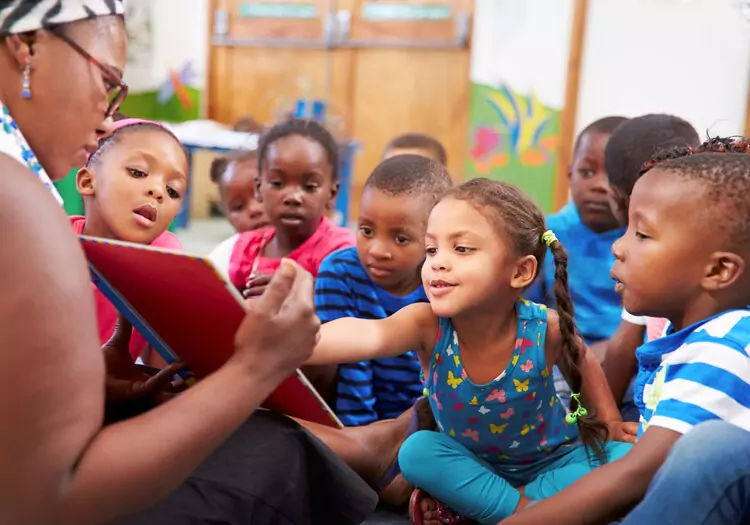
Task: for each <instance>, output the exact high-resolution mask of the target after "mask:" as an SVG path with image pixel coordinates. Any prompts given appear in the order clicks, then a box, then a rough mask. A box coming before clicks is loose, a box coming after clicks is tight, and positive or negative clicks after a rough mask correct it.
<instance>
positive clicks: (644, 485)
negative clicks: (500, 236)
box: [503, 139, 750, 525]
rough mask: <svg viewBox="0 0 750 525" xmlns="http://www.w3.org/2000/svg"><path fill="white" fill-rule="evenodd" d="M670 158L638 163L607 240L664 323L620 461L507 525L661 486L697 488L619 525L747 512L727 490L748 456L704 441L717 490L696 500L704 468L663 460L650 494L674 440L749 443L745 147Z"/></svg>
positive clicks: (640, 302) (588, 517)
mask: <svg viewBox="0 0 750 525" xmlns="http://www.w3.org/2000/svg"><path fill="white" fill-rule="evenodd" d="M706 150H708V151H709V152H705V151H706ZM672 156H675V157H677V158H667V159H666V160H664V161H660V159H657V160H655V161H654V162H653V163H651V165H647V166H646V168H645V169H644V171H645V173H644V174H643V176H642V177H641V179H640V180H639V181H638V182H637V183H636V185H635V187H634V189H633V193H632V196H631V201H630V209H629V225H628V230H627V232H626V233H625V235H624V236H623V237H622V238H621V239H620V240H618V241H617V242H616V243H615V245H614V247H613V251H614V253H615V256H616V258H617V261H616V262H615V265H614V267H613V269H612V276H613V278H614V279H615V281H616V283H617V284H616V288H617V290H618V291H619V292H620V293H621V294H622V298H623V306H624V307H625V308H626V309H627V310H628V311H629V312H631V313H634V314H638V315H647V316H652V317H666V318H667V319H669V321H670V323H671V328H670V330H669V332H668V333H667V335H666V336H665V337H663V338H661V339H656V340H654V341H652V342H649V343H647V344H645V345H644V346H642V347H641V348H640V349H639V350H638V352H637V357H638V378H637V380H636V392H635V395H636V402H637V404H638V407H639V409H640V411H641V426H640V431H639V440H638V441H637V443H636V445H635V446H634V447H633V449H632V450H631V451H630V452H629V453H628V454H627V455H626V456H624V457H623V458H622V459H620V460H618V461H615V462H613V463H610V464H608V465H605V466H603V467H602V468H600V469H597V470H595V471H594V472H592V473H591V474H589V475H587V476H585V477H584V478H582V479H581V480H579V481H578V482H577V483H575V484H573V485H572V486H570V487H569V488H567V489H566V490H564V491H562V492H560V493H558V494H557V495H555V496H553V497H552V498H550V499H548V500H545V501H540V502H539V503H538V504H536V505H533V506H531V507H529V508H528V510H524V511H523V512H521V513H519V514H517V515H516V516H513V517H512V518H510V519H508V520H505V521H504V522H503V523H504V524H505V523H507V524H508V525H519V524H525V523H529V524H531V523H556V524H558V525H566V524H571V525H572V524H579V523H584V522H585V523H591V524H595V523H602V524H604V523H609V522H611V521H612V520H613V519H617V518H619V517H621V516H622V515H624V514H627V513H628V512H630V511H631V510H632V509H633V508H634V507H635V506H636V505H637V504H638V503H639V502H640V501H641V499H643V498H644V496H647V491H656V490H660V491H661V490H665V489H666V490H665V492H664V493H665V494H668V495H669V494H670V493H674V492H683V493H684V494H698V495H697V496H694V497H692V498H691V499H690V501H685V502H684V503H683V504H682V505H673V506H672V507H669V508H663V506H664V504H665V502H666V501H673V500H670V498H669V497H666V496H665V497H664V498H662V499H661V507H662V509H661V513H662V515H664V516H665V517H666V518H668V521H665V520H664V519H660V518H659V519H657V521H654V519H656V518H655V516H656V514H655V513H653V512H652V513H650V515H649V517H648V518H644V516H643V515H639V514H640V510H641V508H640V507H639V508H638V509H636V511H637V512H634V513H633V516H632V517H628V518H626V523H627V524H628V525H630V524H631V523H656V522H658V523H667V522H669V523H681V524H685V525H687V524H688V523H738V524H739V523H745V522H746V521H742V520H746V519H748V518H749V516H748V515H747V514H748V512H749V509H747V501H748V494H747V490H745V494H739V493H737V491H729V490H728V489H729V487H730V486H731V485H732V484H737V483H740V485H741V486H744V487H745V489H747V487H746V486H745V484H743V483H741V482H740V480H741V479H745V480H747V479H750V473H749V472H747V471H741V472H734V470H736V469H734V470H732V468H733V462H739V464H740V465H747V464H748V461H747V459H746V457H744V456H746V455H747V454H741V455H740V457H727V455H726V453H725V452H726V451H727V450H728V449H724V448H719V447H717V446H713V445H712V444H711V442H710V441H703V442H702V443H703V447H702V449H701V450H695V451H694V456H695V457H696V459H698V458H699V457H702V456H707V457H711V458H713V461H712V462H710V465H711V466H712V469H711V470H710V472H708V477H709V478H718V477H719V475H720V474H723V473H730V474H731V476H732V479H733V480H734V481H732V482H731V483H730V481H729V480H725V481H727V484H726V485H725V486H724V490H718V491H716V492H715V494H712V497H711V498H709V497H702V496H701V492H700V490H699V491H697V492H696V491H695V490H694V489H695V488H696V487H695V483H696V481H702V478H701V476H705V475H706V474H707V473H706V467H705V466H704V465H701V466H697V465H696V466H695V467H694V469H691V468H690V467H691V464H690V462H689V463H688V465H683V468H682V471H681V472H680V473H679V474H680V475H676V472H675V470H674V468H673V465H669V466H668V467H671V468H667V469H666V470H665V471H663V472H659V477H658V479H657V480H656V481H655V483H654V485H653V486H652V487H651V488H650V489H649V484H650V483H651V481H652V479H653V478H654V476H655V474H656V473H657V471H659V469H660V468H661V467H662V465H663V464H664V462H665V460H666V459H667V456H668V455H669V453H670V450H671V449H672V447H673V445H675V443H676V442H677V440H678V439H679V438H680V437H681V436H682V435H683V434H685V433H687V432H689V431H690V430H691V429H693V427H695V426H698V425H700V426H701V427H702V428H703V425H709V424H714V423H715V422H717V421H722V422H724V424H725V425H726V426H724V427H722V428H733V429H734V430H735V431H736V432H737V433H739V435H741V436H745V437H744V438H739V441H741V442H742V443H744V447H745V450H746V452H747V449H748V448H750V447H748V445H750V433H747V432H746V431H750V308H748V306H747V305H749V304H750V268H748V265H749V264H750V201H749V200H748V195H750V144H748V142H746V141H745V140H729V139H712V140H711V141H709V143H707V144H704V145H703V146H701V147H700V148H696V149H695V150H689V149H686V150H684V151H682V152H680V153H679V154H675V155H672ZM666 157H670V156H669V155H668V156H666ZM687 439H688V440H689V439H690V436H688V438H687ZM717 443H719V441H717ZM694 448H695V447H694ZM665 476H667V477H668V478H669V479H672V480H673V483H672V484H671V485H672V486H671V487H670V486H666V487H665V486H664V485H665V484H664V483H663V482H662V479H663V478H664V477H665ZM724 478H726V476H723V477H722V479H724ZM706 486H708V484H706ZM705 490H707V489H704V492H705ZM739 492H742V489H739ZM648 495H649V496H650V494H648ZM713 496H715V498H713ZM712 498H713V499H712ZM730 498H734V499H732V500H731V501H732V503H736V504H734V505H733V504H730V505H727V506H733V507H737V508H739V512H736V513H734V515H732V516H731V517H726V516H724V517H723V519H721V520H719V519H718V518H717V517H716V516H715V515H711V514H712V513H714V512H715V511H716V509H718V508H720V507H721V506H722V505H720V504H719V502H720V501H729V499H730ZM649 499H653V498H649ZM743 509H744V510H743ZM707 516H711V518H712V519H710V520H709V519H708V518H707ZM644 519H645V520H646V521H644Z"/></svg>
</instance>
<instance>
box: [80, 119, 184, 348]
mask: <svg viewBox="0 0 750 525" xmlns="http://www.w3.org/2000/svg"><path fill="white" fill-rule="evenodd" d="M187 173H188V168H187V156H186V154H185V151H184V150H183V148H182V145H181V144H180V142H179V140H178V139H177V137H175V136H174V135H173V134H172V133H171V132H170V131H168V130H167V129H166V128H164V127H163V126H161V125H160V124H157V123H156V122H151V121H148V120H140V119H121V120H118V121H117V122H116V123H115V125H114V129H113V132H112V134H111V135H110V136H109V137H107V138H106V139H104V140H103V141H101V142H100V145H99V149H97V150H96V151H95V152H94V153H92V155H91V157H90V158H89V160H88V162H87V163H86V166H85V167H83V168H81V169H80V170H79V171H78V174H77V176H76V185H77V188H78V192H79V193H80V194H81V196H82V197H83V204H84V212H85V214H86V216H85V217H75V216H74V217H70V222H71V224H72V226H73V230H74V231H75V232H76V233H77V234H83V235H90V236H93V237H103V238H106V239H116V240H120V241H128V242H135V243H140V244H150V245H151V246H156V247H160V248H170V249H174V250H181V249H182V245H181V244H180V241H179V240H178V239H177V237H176V236H175V235H173V234H172V233H170V232H168V231H167V228H168V227H169V225H170V224H171V223H172V221H173V220H174V218H175V217H176V216H177V213H178V212H179V211H180V206H181V205H182V196H183V194H184V193H185V190H186V189H187ZM92 286H93V285H92ZM93 288H94V294H95V297H96V308H97V319H98V322H99V339H100V340H101V342H102V344H103V343H105V342H106V341H108V340H109V338H110V336H111V335H112V332H113V331H114V328H115V323H116V322H117V310H116V309H115V307H114V306H113V305H112V304H111V303H110V302H109V301H108V300H107V299H106V298H105V297H104V295H103V294H102V293H101V292H100V291H99V290H98V289H97V288H96V286H93ZM145 348H146V340H145V339H144V338H143V336H141V335H140V334H138V333H137V332H134V333H133V337H132V338H131V341H130V352H131V356H132V358H133V360H135V359H136V358H138V357H139V356H140V355H141V354H142V352H143V350H144V349H145Z"/></svg>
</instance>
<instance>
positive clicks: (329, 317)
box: [315, 252, 359, 323]
mask: <svg viewBox="0 0 750 525" xmlns="http://www.w3.org/2000/svg"><path fill="white" fill-rule="evenodd" d="M338 255H339V254H338V252H334V253H332V254H331V255H329V256H328V257H326V258H325V259H323V262H322V263H320V268H319V269H318V277H317V278H316V279H315V311H316V313H317V314H318V317H320V321H321V322H323V323H327V322H329V321H333V320H335V319H340V318H342V317H359V316H358V315H357V310H356V304H355V302H354V290H353V289H352V288H351V287H350V286H349V285H348V283H347V279H345V278H344V277H345V274H346V271H345V268H344V267H343V266H344V265H342V264H339V262H338Z"/></svg>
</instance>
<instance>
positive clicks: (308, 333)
mask: <svg viewBox="0 0 750 525" xmlns="http://www.w3.org/2000/svg"><path fill="white" fill-rule="evenodd" d="M264 277H267V276H264ZM268 279H269V281H268V286H267V287H266V286H265V285H264V288H265V292H264V293H263V295H262V297H260V298H258V299H254V300H252V301H249V302H248V307H249V311H248V313H247V315H246V316H245V319H244V320H243V321H242V324H241V325H240V328H239V329H238V330H237V334H236V335H235V339H234V341H235V349H236V350H235V355H234V356H233V358H232V360H233V361H235V362H241V363H242V364H243V366H246V367H251V368H253V369H255V370H258V369H259V368H261V367H262V368H263V369H264V370H267V371H268V372H271V373H275V372H279V373H281V374H283V375H282V376H281V377H279V379H280V380H282V379H284V378H285V377H287V376H288V375H289V374H291V373H293V372H294V370H295V369H296V368H298V367H300V366H301V365H302V364H303V363H305V362H306V361H307V360H308V359H309V358H310V356H311V355H312V351H313V348H314V347H315V344H316V343H317V341H318V338H319V336H320V333H319V332H320V319H318V316H317V315H315V305H314V303H313V295H314V294H313V279H312V276H311V275H310V274H309V273H308V272H307V271H305V270H304V269H303V268H301V267H300V266H299V265H297V264H296V263H295V262H294V261H292V260H290V259H283V260H282V261H281V266H280V267H279V269H278V270H277V271H276V273H275V274H274V275H273V277H272V278H270V277H269V278H268Z"/></svg>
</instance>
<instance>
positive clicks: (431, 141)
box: [383, 133, 448, 166]
mask: <svg viewBox="0 0 750 525" xmlns="http://www.w3.org/2000/svg"><path fill="white" fill-rule="evenodd" d="M407 154H411V155H421V156H422V157H427V158H428V159H432V160H434V161H435V162H439V163H440V164H442V165H443V166H447V165H448V154H447V153H446V151H445V146H443V145H442V144H441V143H440V141H439V140H438V139H436V138H435V137H433V136H431V135H427V134H426V133H404V134H403V135H398V136H397V137H394V138H392V139H391V141H390V142H388V145H387V146H386V147H385V151H383V160H386V159H389V158H391V157H395V156H396V155H407Z"/></svg>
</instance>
